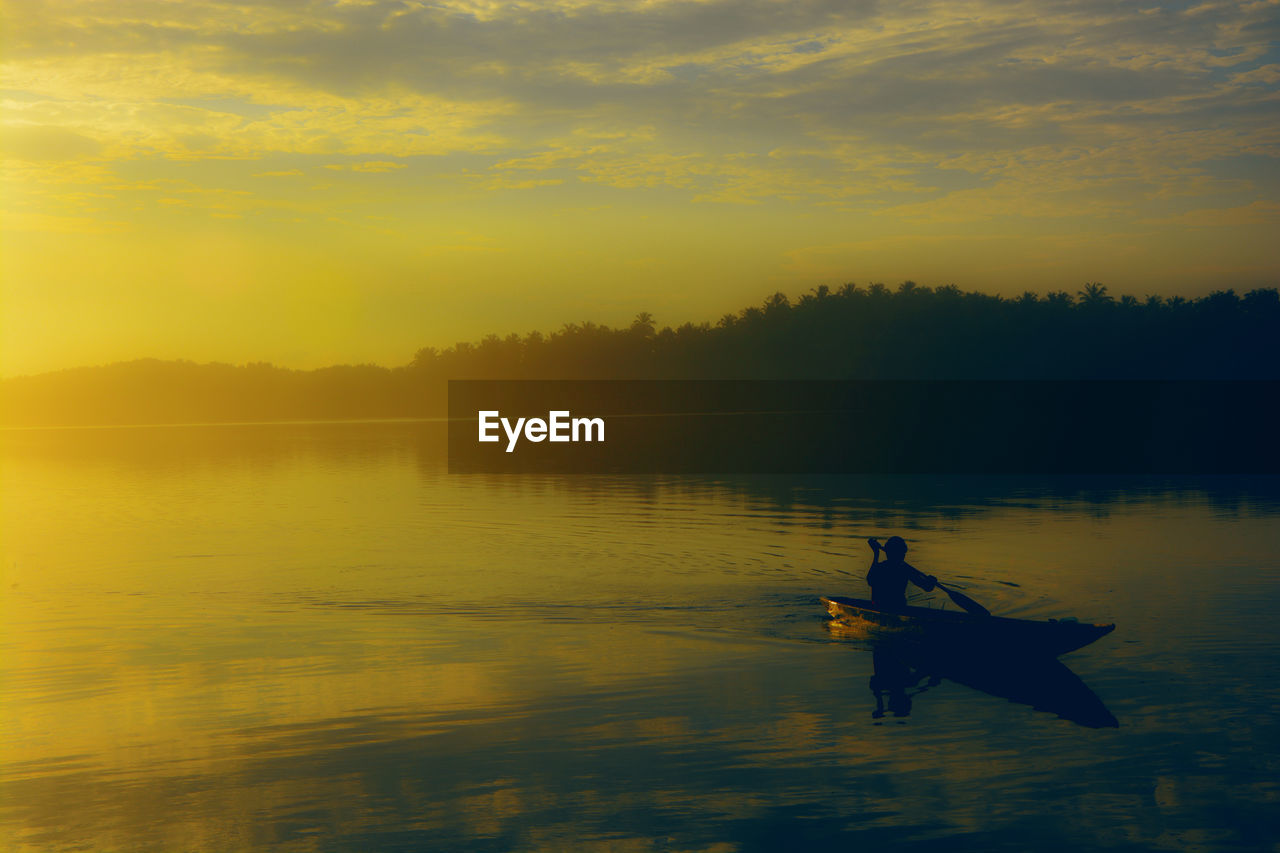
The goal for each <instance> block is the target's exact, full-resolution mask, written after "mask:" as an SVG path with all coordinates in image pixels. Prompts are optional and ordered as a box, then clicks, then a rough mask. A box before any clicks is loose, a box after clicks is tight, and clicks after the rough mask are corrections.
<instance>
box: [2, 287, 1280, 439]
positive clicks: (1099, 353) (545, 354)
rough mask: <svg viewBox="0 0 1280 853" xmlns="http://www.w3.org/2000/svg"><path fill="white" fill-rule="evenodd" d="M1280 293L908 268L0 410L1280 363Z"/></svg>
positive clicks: (428, 400)
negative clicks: (675, 315)
mask: <svg viewBox="0 0 1280 853" xmlns="http://www.w3.org/2000/svg"><path fill="white" fill-rule="evenodd" d="M1276 378H1280V293H1278V292H1277V290H1276V289H1275V288H1263V289H1257V290H1252V291H1250V292H1248V293H1246V294H1244V295H1243V296H1241V295H1238V294H1236V293H1235V292H1234V291H1233V290H1226V291H1218V292H1214V293H1211V294H1209V295H1207V296H1204V297H1202V298H1199V299H1183V298H1180V297H1169V298H1162V297H1159V296H1148V297H1146V298H1145V299H1139V298H1136V297H1133V296H1122V297H1120V298H1118V299H1117V298H1114V297H1113V296H1112V295H1111V294H1110V293H1109V292H1108V290H1107V288H1106V287H1105V286H1104V285H1102V284H1100V283H1097V282H1090V283H1088V284H1086V285H1084V287H1083V288H1082V289H1081V290H1080V291H1078V292H1077V293H1076V294H1071V293H1066V292H1053V293H1049V294H1047V295H1045V296H1039V295H1037V294H1034V293H1031V292H1027V293H1024V294H1023V295H1022V296H1019V297H1015V298H1007V297H1000V296H994V295H989V294H984V293H979V292H962V291H961V290H960V289H959V288H957V287H955V286H954V285H948V286H945V287H938V288H929V287H923V286H920V285H917V284H916V283H914V282H911V281H907V282H903V283H902V284H901V285H900V286H899V287H898V288H897V289H896V290H891V289H890V288H888V287H886V286H884V285H883V284H872V285H870V286H868V287H859V286H857V285H854V284H846V285H844V286H842V287H839V288H835V289H833V288H830V287H827V286H825V285H824V286H820V287H817V288H814V289H813V290H811V291H809V292H807V293H805V294H803V295H801V296H800V297H799V298H798V299H795V300H792V299H790V298H789V297H787V296H786V295H785V294H782V293H775V294H773V295H772V296H770V297H769V298H768V299H766V300H765V301H764V303H763V304H761V305H758V306H750V307H747V308H744V309H743V310H741V311H739V312H738V313H736V314H726V315H724V316H723V317H722V318H720V320H719V321H718V322H716V323H714V324H713V323H710V322H704V323H685V324H683V325H681V326H678V327H675V328H672V327H663V328H658V326H657V325H656V323H655V321H654V317H653V316H652V315H651V314H649V313H641V314H638V315H637V316H636V317H635V319H634V321H633V322H632V323H631V324H630V325H628V326H625V327H621V328H611V327H608V326H604V325H599V324H596V323H593V322H589V321H587V322H582V323H568V324H566V325H565V326H563V327H562V328H561V329H560V330H558V331H555V332H552V333H549V334H545V333H542V332H531V333H529V334H527V335H523V336H522V335H516V334H512V335H508V336H506V337H499V336H497V335H489V336H487V337H485V338H484V339H482V340H480V341H478V342H462V343H458V344H455V345H454V346H451V347H448V348H445V349H435V348H432V347H426V348H423V349H420V350H418V352H417V353H416V354H415V356H414V357H413V360H412V361H411V362H410V363H409V364H407V365H404V366H401V367H394V368H387V367H380V366H377V365H372V364H363V365H342V366H335V367H327V368H322V369H318V370H290V369H286V368H279V367H274V366H272V365H270V364H264V363H253V364H247V365H243V366H233V365H228V364H195V363H193V362H189V361H159V360H155V359H143V360H139V361H131V362H122V363H117V364H111V365H106V366H102V367H85V368H75V369H71V370H63V371H58V372H55V373H46V374H41V375H38V376H27V377H17V378H12V379H7V380H4V381H3V382H0V407H2V409H0V423H3V424H6V425H10V426H23V425H79V424H123V423H200V422H228V421H231V422H234V421H262V420H294V419H344V418H394V417H430V416H442V415H444V414H445V413H446V389H447V382H448V380H450V379H1276Z"/></svg>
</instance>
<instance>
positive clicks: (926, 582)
mask: <svg viewBox="0 0 1280 853" xmlns="http://www.w3.org/2000/svg"><path fill="white" fill-rule="evenodd" d="M902 565H904V566H906V567H907V577H909V578H910V579H911V582H912V583H913V584H915V585H916V586H918V587H920V588H921V589H923V590H924V591H925V592H933V588H934V587H935V586H937V585H938V579H937V578H935V577H934V576H933V575H926V574H925V573H924V572H922V571H920V570H919V569H917V568H916V567H915V566H913V565H911V564H910V563H903V564H902Z"/></svg>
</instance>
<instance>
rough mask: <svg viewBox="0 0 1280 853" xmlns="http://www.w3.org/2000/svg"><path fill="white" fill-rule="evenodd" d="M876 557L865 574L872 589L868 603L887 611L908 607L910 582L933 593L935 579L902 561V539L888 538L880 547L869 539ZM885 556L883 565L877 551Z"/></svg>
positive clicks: (904, 550)
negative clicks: (908, 582)
mask: <svg viewBox="0 0 1280 853" xmlns="http://www.w3.org/2000/svg"><path fill="white" fill-rule="evenodd" d="M867 544H868V545H870V546H871V550H872V552H873V553H874V554H875V556H874V557H873V558H872V560H871V568H870V569H869V570H868V571H867V583H868V584H870V586H871V601H872V603H873V604H875V605H876V606H877V607H880V608H884V609H887V610H900V609H902V608H903V607H906V606H907V581H911V582H912V583H913V584H915V585H916V586H918V587H920V588H921V589H923V590H924V591H925V592H930V591H932V590H933V588H934V586H935V585H936V584H937V583H938V579H937V578H935V577H934V576H933V575H926V574H925V573H924V572H922V571H920V570H919V569H917V568H916V567H915V566H913V565H911V564H910V563H908V562H907V561H906V560H904V559H903V557H905V556H906V555H907V543H906V542H904V541H903V539H902V537H901V536H891V537H889V540H888V541H887V542H885V543H884V548H883V549H882V548H881V547H880V543H879V541H877V540H876V539H868V540H867ZM881 550H883V551H884V554H885V560H884V562H880V551H881Z"/></svg>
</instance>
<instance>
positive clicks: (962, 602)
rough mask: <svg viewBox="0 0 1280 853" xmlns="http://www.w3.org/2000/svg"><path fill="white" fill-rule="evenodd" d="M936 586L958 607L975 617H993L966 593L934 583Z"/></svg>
mask: <svg viewBox="0 0 1280 853" xmlns="http://www.w3.org/2000/svg"><path fill="white" fill-rule="evenodd" d="M934 586H936V587H937V588H938V589H940V590H942V591H943V592H945V593H946V594H947V595H948V596H950V598H951V600H952V601H954V602H955V603H956V606H958V607H960V608H961V609H962V610H967V611H969V612H970V613H972V614H973V615H974V616H990V615H991V611H990V610H988V609H987V608H985V607H983V606H982V605H981V604H979V603H978V602H976V601H974V600H973V599H972V598H970V597H969V596H967V595H965V594H964V593H962V592H956V591H955V590H954V589H947V588H946V587H945V586H943V585H942V584H940V583H938V582H937V581H934Z"/></svg>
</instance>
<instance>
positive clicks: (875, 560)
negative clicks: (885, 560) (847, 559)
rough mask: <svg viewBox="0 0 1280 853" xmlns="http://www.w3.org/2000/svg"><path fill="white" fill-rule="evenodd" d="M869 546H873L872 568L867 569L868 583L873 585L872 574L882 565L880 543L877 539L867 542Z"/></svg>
mask: <svg viewBox="0 0 1280 853" xmlns="http://www.w3.org/2000/svg"><path fill="white" fill-rule="evenodd" d="M867 544H868V545H870V546H871V554H872V557H871V568H869V569H867V583H871V573H872V572H874V571H875V570H876V566H877V565H879V563H880V542H879V541H878V540H876V539H875V538H871V539H868V540H867Z"/></svg>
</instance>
